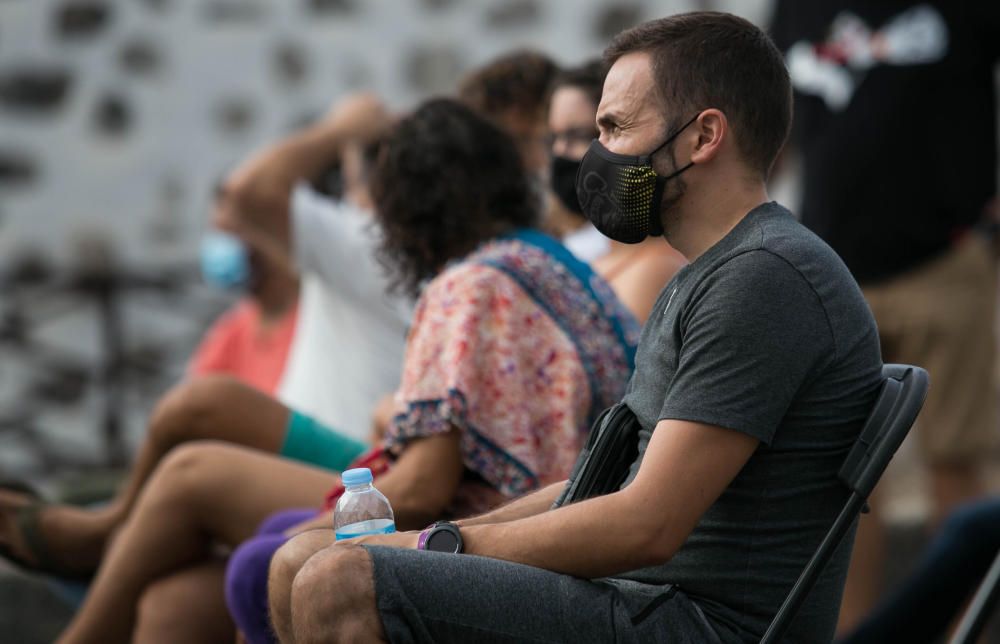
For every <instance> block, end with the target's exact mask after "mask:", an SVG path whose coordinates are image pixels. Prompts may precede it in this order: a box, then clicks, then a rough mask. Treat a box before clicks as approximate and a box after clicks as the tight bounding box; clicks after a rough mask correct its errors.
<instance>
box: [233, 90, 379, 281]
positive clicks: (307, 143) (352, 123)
mask: <svg viewBox="0 0 1000 644" xmlns="http://www.w3.org/2000/svg"><path fill="white" fill-rule="evenodd" d="M388 121H389V117H388V115H387V113H386V111H385V109H384V108H383V107H382V104H381V103H380V102H379V101H378V99H377V98H375V97H374V96H373V95H370V94H361V95H357V96H353V97H351V98H349V99H346V100H344V101H343V102H341V103H339V104H338V105H337V106H336V107H334V108H333V109H332V110H331V111H330V113H329V114H328V115H327V116H326V117H324V118H323V119H321V120H320V121H318V122H317V123H315V124H314V125H312V126H310V127H308V128H306V129H304V130H301V131H299V132H296V133H295V134H293V135H291V136H290V137H288V138H286V139H284V140H282V141H279V142H278V143H276V144H273V145H271V146H268V147H266V148H264V149H263V150H261V151H259V152H258V153H256V154H254V155H253V156H251V157H250V158H249V159H247V160H246V161H245V162H244V163H242V164H241V165H240V166H239V167H237V168H236V169H235V170H234V171H233V172H232V173H231V174H230V175H229V176H228V177H227V178H226V180H225V182H224V183H223V185H222V187H221V189H220V190H221V192H220V194H219V199H218V202H217V203H218V205H217V207H216V210H215V213H214V216H213V223H214V224H215V225H216V226H217V227H219V228H221V229H223V230H228V231H230V232H233V233H234V234H236V235H239V236H240V237H242V238H243V239H245V240H246V241H247V242H248V243H249V244H251V245H253V246H255V247H257V248H258V249H260V250H262V251H263V252H266V253H268V254H270V255H272V256H273V257H275V258H276V259H279V260H282V261H284V262H286V263H287V264H291V261H290V258H289V255H290V249H291V216H290V202H291V195H292V190H293V188H294V187H295V184H296V183H297V182H298V181H301V180H305V179H311V178H313V177H315V176H317V175H318V174H319V173H320V172H321V171H322V170H323V169H325V168H326V167H328V166H329V165H330V164H332V163H334V162H336V161H337V159H339V158H340V157H341V155H343V153H344V151H345V149H346V148H347V147H348V146H349V145H351V144H353V143H358V142H367V141H370V140H372V139H373V138H375V137H376V136H377V135H378V134H379V133H380V132H381V131H382V130H383V129H384V128H385V127H386V125H387V123H388Z"/></svg>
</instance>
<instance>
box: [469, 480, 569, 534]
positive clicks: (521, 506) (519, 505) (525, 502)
mask: <svg viewBox="0 0 1000 644" xmlns="http://www.w3.org/2000/svg"><path fill="white" fill-rule="evenodd" d="M564 487H566V481H560V482H559V483H553V484H552V485H549V486H547V487H544V488H542V489H540V490H536V491H535V492H532V493H531V494H527V495H525V496H522V497H519V498H517V499H514V500H513V501H511V502H510V503H507V504H505V505H502V506H500V507H499V508H496V509H495V510H491V511H490V512H487V513H486V514H481V515H479V516H477V517H470V518H468V519H462V520H461V521H458V522H457V523H458V525H460V526H472V525H483V524H486V523H505V522H507V521H516V520H518V519H524V518H527V517H531V516H535V515H536V514H541V513H542V512H545V511H547V510H549V509H550V508H551V507H552V504H553V503H555V500H556V499H557V498H559V494H560V493H561V492H562V491H563V488H564Z"/></svg>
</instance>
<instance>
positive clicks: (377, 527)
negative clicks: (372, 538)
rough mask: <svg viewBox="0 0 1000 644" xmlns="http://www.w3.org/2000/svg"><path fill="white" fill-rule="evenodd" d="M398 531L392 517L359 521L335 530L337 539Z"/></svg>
mask: <svg viewBox="0 0 1000 644" xmlns="http://www.w3.org/2000/svg"><path fill="white" fill-rule="evenodd" d="M395 531H396V524H395V523H394V522H393V520H392V519H369V520H368V521H358V522H357V523H351V524H349V525H345V526H342V527H340V528H338V529H337V531H336V532H335V534H336V537H337V541H340V540H341V539H353V538H354V537H363V536H365V535H369V534H391V533H393V532H395Z"/></svg>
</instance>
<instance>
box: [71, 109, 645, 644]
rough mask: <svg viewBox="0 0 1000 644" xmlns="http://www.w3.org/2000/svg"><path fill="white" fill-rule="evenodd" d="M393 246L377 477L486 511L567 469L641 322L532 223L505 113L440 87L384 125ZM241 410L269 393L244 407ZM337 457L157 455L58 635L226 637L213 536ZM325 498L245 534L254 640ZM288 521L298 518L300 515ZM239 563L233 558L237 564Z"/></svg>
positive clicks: (397, 503) (244, 576) (385, 250)
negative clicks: (384, 418) (484, 110)
mask: <svg viewBox="0 0 1000 644" xmlns="http://www.w3.org/2000/svg"><path fill="white" fill-rule="evenodd" d="M372 185H373V194H374V197H375V203H376V206H377V208H376V212H377V217H378V221H379V224H380V226H381V229H382V231H383V238H382V252H381V257H382V258H383V259H384V261H385V262H386V263H387V265H388V266H389V267H391V269H392V276H393V279H394V283H395V284H396V285H397V286H398V287H399V288H402V289H404V290H405V291H406V292H408V293H411V294H414V295H416V294H417V293H419V294H420V299H419V302H418V304H417V308H416V312H415V315H414V320H413V326H412V328H411V331H410V334H409V336H408V340H407V347H406V352H405V359H404V367H403V378H402V383H401V386H400V388H399V390H398V392H397V395H396V413H395V416H394V419H393V422H392V426H391V427H390V430H389V433H388V436H387V440H386V443H385V448H384V450H380V451H378V452H375V453H373V454H370V455H368V456H366V459H365V461H364V462H366V463H372V459H380V460H382V462H383V467H381V468H379V469H380V471H382V473H381V475H380V476H378V477H377V479H376V485H377V486H378V487H379V489H380V490H381V491H382V492H383V493H384V494H385V495H386V496H387V497H388V499H389V501H390V502H391V503H392V506H393V510H394V512H395V517H396V523H397V525H398V526H399V527H400V528H402V529H410V528H415V527H418V526H422V525H425V524H426V523H427V522H428V521H429V520H431V519H433V518H435V517H438V516H442V515H444V516H462V515H465V514H468V513H472V512H478V511H481V510H484V509H486V508H489V507H494V506H495V505H497V504H498V503H500V502H502V501H504V500H509V499H511V498H514V497H516V496H518V495H521V494H524V493H526V492H529V491H531V490H534V489H536V488H538V487H539V486H543V485H547V484H548V483H550V482H553V481H556V480H559V479H561V478H563V477H565V476H566V475H567V474H568V472H569V470H570V468H571V466H572V464H573V461H574V459H575V456H576V453H577V451H578V450H579V448H580V447H581V445H582V444H583V441H584V440H585V437H586V435H587V432H588V429H589V427H590V424H591V423H592V422H593V421H594V419H595V417H596V415H597V414H598V413H599V412H600V410H602V409H603V408H605V407H606V406H608V405H609V404H611V403H612V402H613V401H615V400H617V399H618V398H619V397H620V396H621V395H622V393H623V392H624V385H625V382H626V380H627V378H628V375H629V373H630V372H631V370H632V366H633V360H632V357H633V352H634V347H635V342H636V339H637V334H638V325H637V324H636V322H635V320H634V319H633V317H632V316H631V315H630V314H629V313H628V311H626V310H625V309H624V307H622V306H621V304H620V303H619V302H618V301H617V300H616V299H615V297H614V295H613V294H612V293H611V290H610V288H609V287H608V286H607V285H606V284H605V283H604V282H603V281H602V280H601V279H600V278H599V277H597V276H596V275H594V274H593V272H592V271H591V270H590V269H589V267H588V266H587V265H585V264H583V263H582V262H580V261H579V260H577V259H576V258H574V257H573V256H572V254H571V253H569V251H567V250H566V249H565V248H564V247H562V246H561V245H560V244H559V243H558V242H557V241H556V240H554V239H552V238H550V237H548V236H546V235H544V234H542V233H539V232H537V231H535V230H532V227H533V226H534V225H535V224H536V222H537V219H538V206H537V202H536V199H535V195H534V193H533V192H532V190H531V189H530V187H529V184H528V180H527V178H526V175H525V172H524V170H523V166H522V163H521V160H520V157H519V155H518V153H517V151H516V149H515V147H514V145H513V143H512V142H511V140H510V139H509V138H508V137H507V136H506V135H504V134H503V133H502V132H501V131H500V130H498V129H497V128H495V127H494V126H492V125H490V124H489V123H488V122H486V121H485V120H483V119H482V118H480V117H478V116H476V115H475V114H474V113H473V112H472V111H470V110H469V109H468V108H466V107H464V106H462V105H460V104H458V103H456V102H454V101H449V100H436V101H431V102H428V103H426V104H424V105H423V106H421V107H420V108H419V109H418V110H417V111H416V112H415V113H414V114H413V115H411V116H409V117H407V118H405V119H403V120H402V121H401V122H400V123H399V124H398V125H397V126H396V127H395V128H394V130H393V131H392V133H391V135H390V136H389V137H388V139H387V141H386V143H385V148H384V150H383V151H382V152H380V155H379V161H378V165H377V167H376V170H375V174H374V176H373V183H372ZM246 413H247V414H248V415H250V414H254V413H270V411H268V410H262V409H247V410H246ZM336 486H339V477H338V476H337V474H336V473H334V472H331V471H329V470H324V469H317V468H314V467H308V466H305V465H303V464H301V463H298V462H294V461H291V460H287V459H281V458H276V457H275V456H274V455H270V454H264V453H262V452H260V451H256V450H248V449H245V448H243V447H239V446H235V445H226V444H222V443H218V442H213V443H197V444H191V445H186V446H184V447H182V448H180V449H177V450H175V451H173V452H172V453H171V454H170V455H169V456H168V457H167V458H166V459H165V460H164V462H163V463H162V464H161V465H160V466H159V467H158V468H157V471H156V473H155V475H154V476H153V477H152V479H151V480H150V482H149V485H147V486H146V489H145V490H144V492H143V494H142V495H141V497H140V499H139V501H138V504H137V505H136V507H135V510H134V511H133V513H132V514H131V516H130V517H129V518H128V520H127V521H126V522H125V523H124V525H123V526H122V527H121V530H120V531H119V533H118V535H117V537H116V538H115V539H114V540H113V542H112V543H111V546H110V548H109V551H108V554H107V556H106V557H105V559H104V562H103V563H102V565H101V568H100V570H99V572H98V574H97V577H96V578H95V581H94V583H93V584H92V586H91V589H90V592H89V594H88V596H87V599H86V601H85V603H84V605H83V608H82V610H81V611H80V612H79V613H78V615H77V616H76V618H75V619H74V621H73V623H72V624H71V625H70V627H69V629H68V630H67V631H66V632H65V633H64V634H63V636H62V638H61V640H60V641H61V642H64V643H72V642H90V641H98V640H99V641H102V642H123V641H126V640H129V639H130V638H131V639H132V640H134V641H141V642H159V641H172V642H177V641H183V642H193V641H218V640H221V639H225V638H226V636H227V633H228V634H229V635H231V633H232V630H231V629H232V623H231V622H230V621H229V618H228V617H227V614H226V610H225V607H224V606H223V605H222V601H221V599H222V597H221V595H222V593H221V592H220V591H221V589H222V588H223V578H222V574H223V561H222V560H221V559H220V557H219V552H220V547H221V548H226V547H233V546H236V545H238V544H239V543H240V542H242V541H243V540H245V539H247V538H249V537H251V536H252V534H253V531H254V528H255V527H256V526H257V525H258V524H260V523H261V521H263V520H264V519H265V518H266V517H268V516H269V515H271V514H272V513H274V512H276V511H279V510H285V509H286V508H295V507H303V506H306V507H309V506H311V507H314V508H315V507H317V506H319V505H320V503H321V502H322V500H323V497H324V493H326V492H327V491H328V490H330V489H331V488H334V487H336ZM330 523H331V513H330V512H329V511H326V512H322V513H320V514H319V515H318V516H317V511H316V510H310V511H293V512H290V513H283V514H282V515H279V516H278V517H272V518H271V519H270V520H269V521H268V522H267V525H266V526H265V528H266V529H267V530H268V531H270V534H265V535H261V536H260V537H258V538H256V539H254V541H252V542H250V543H248V544H245V545H244V546H243V547H241V548H240V549H239V550H238V551H237V553H236V555H235V557H234V564H233V565H235V566H236V568H235V572H233V574H232V576H231V578H230V579H231V583H227V586H226V593H227V599H228V600H229V603H230V606H231V607H233V609H234V612H235V613H236V617H237V618H238V620H239V623H240V626H241V627H242V628H243V630H244V633H245V635H246V636H247V638H248V639H249V641H251V642H255V641H261V639H262V638H263V639H267V638H269V637H270V629H269V627H268V625H267V612H266V610H255V606H257V607H262V606H266V596H265V595H264V593H265V591H266V576H267V569H268V563H269V558H270V557H269V552H273V550H274V549H276V548H277V547H278V546H279V545H280V544H281V543H282V542H283V541H284V540H285V534H284V533H285V532H286V531H288V530H292V531H301V530H306V529H308V528H311V527H314V526H329V525H330ZM296 524H298V525H297V526H296ZM237 564H238V565H237Z"/></svg>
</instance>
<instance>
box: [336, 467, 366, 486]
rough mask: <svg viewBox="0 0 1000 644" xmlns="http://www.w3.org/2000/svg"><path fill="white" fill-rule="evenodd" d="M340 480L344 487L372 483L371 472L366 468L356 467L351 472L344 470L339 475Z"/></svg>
mask: <svg viewBox="0 0 1000 644" xmlns="http://www.w3.org/2000/svg"><path fill="white" fill-rule="evenodd" d="M340 480H341V482H342V483H343V484H344V486H345V487H351V486H354V485H364V484H365V483H371V482H372V471H371V470H370V469H368V468H367V467H356V468H354V469H353V470H345V471H344V473H343V474H341V475H340Z"/></svg>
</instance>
